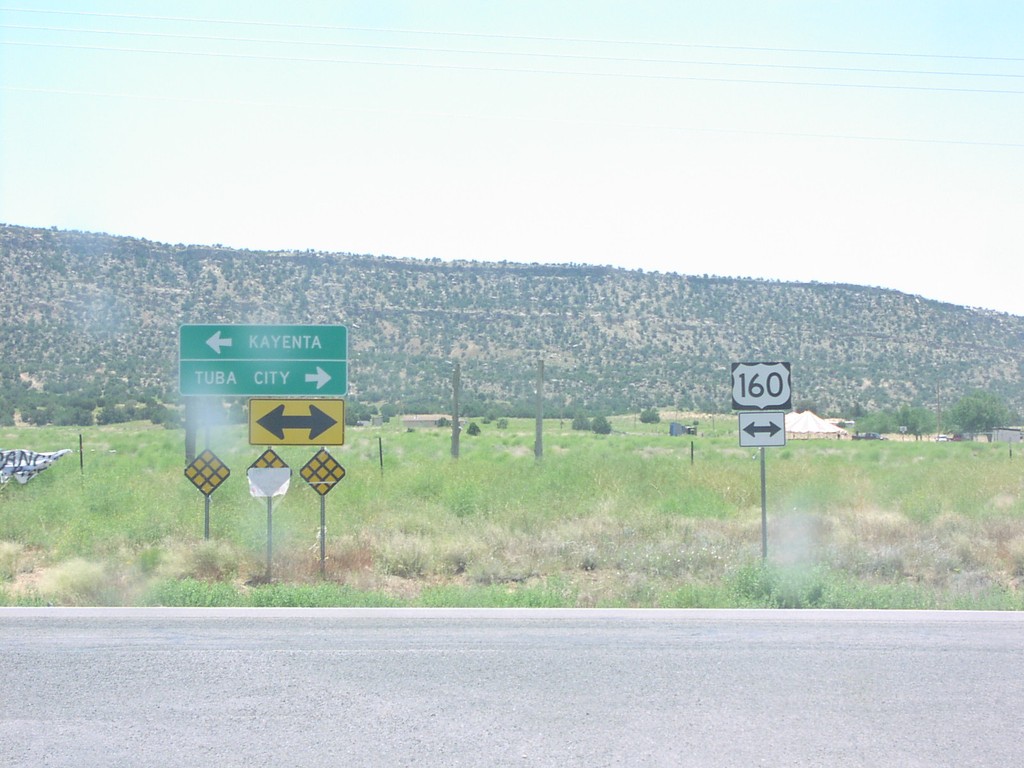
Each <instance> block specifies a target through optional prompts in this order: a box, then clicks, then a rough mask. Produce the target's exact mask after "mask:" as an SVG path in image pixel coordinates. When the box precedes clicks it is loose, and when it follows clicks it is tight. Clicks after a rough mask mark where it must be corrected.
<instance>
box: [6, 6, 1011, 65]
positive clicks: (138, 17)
mask: <svg viewBox="0 0 1024 768" xmlns="http://www.w3.org/2000/svg"><path fill="white" fill-rule="evenodd" d="M0 12H7V13H29V14H31V13H35V14H50V15H61V16H84V17H96V18H112V19H130V20H134V21H170V22H176V23H180V22H185V23H191V24H223V25H234V26H252V27H277V28H281V29H308V30H320V31H338V32H342V31H344V32H374V33H376V32H385V33H390V34H409V35H432V36H449V37H470V38H480V39H491V40H523V41H532V42H559V43H586V44H600V45H646V46H654V47H669V48H690V49H706V50H725V51H752V52H765V53H810V54H823V55H837V56H881V57H894V58H920V59H950V60H961V61H1011V62H1020V61H1024V57H1012V56H966V55H957V54H933V53H909V52H905V51H864V50H842V49H828V48H776V47H767V46H749V45H715V44H706V43H678V42H668V41H659V40H615V39H610V38H582V37H558V36H540V35H510V34H496V33H485V32H460V31H452V30H426V29H401V28H392V27H356V26H342V25H332V24H304V23H297V22H275V21H253V20H249V19H215V18H202V17H189V16H152V15H144V14H130V13H103V12H98V11H58V10H52V9H36V8H0Z"/></svg>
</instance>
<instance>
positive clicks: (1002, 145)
mask: <svg viewBox="0 0 1024 768" xmlns="http://www.w3.org/2000/svg"><path fill="white" fill-rule="evenodd" d="M0 91H6V92H9V93H42V94H52V95H57V96H87V97H90V98H111V99H137V100H141V101H159V102H171V103H181V104H202V105H204V106H208V105H215V106H224V105H225V104H231V105H236V106H245V107H260V108H264V109H284V110H287V111H289V112H294V111H298V110H302V109H310V108H313V109H317V110H324V111H329V112H343V113H346V114H375V115H394V116H402V117H409V116H413V117H424V118H431V119H453V118H455V119H461V120H484V121H497V120H509V121H514V122H522V123H558V124H566V125H569V124H571V125H605V126H611V127H615V128H627V129H639V130H661V131H671V132H679V133H707V134H721V135H741V136H769V137H776V138H798V139H820V140H838V141H861V142H880V143H887V142H891V143H901V144H926V145H927V144H933V145H948V146H962V147H988V148H997V149H1024V143H1014V142H997V141H972V140H967V139H920V138H907V137H900V136H869V135H863V134H860V135H858V134H838V133H813V132H807V131H758V130H751V129H740V128H700V127H692V126H675V125H666V124H653V123H627V122H615V123H611V122H608V121H596V120H578V119H576V120H574V119H565V118H549V117H523V116H517V115H500V116H495V115H482V114H471V113H457V112H423V111H418V112H412V111H408V110H402V111H399V110H382V109H355V108H351V107H325V106H323V105H321V104H318V105H316V106H315V107H310V105H308V104H294V103H285V102H275V101H255V100H241V99H230V100H225V99H197V98H185V97H176V96H163V95H154V94H137V93H123V92H122V93H112V92H109V91H85V90H76V89H69V88H23V87H18V86H0Z"/></svg>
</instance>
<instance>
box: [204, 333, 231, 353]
mask: <svg viewBox="0 0 1024 768" xmlns="http://www.w3.org/2000/svg"><path fill="white" fill-rule="evenodd" d="M206 343H207V344H208V345H209V347H210V349H212V350H213V351H214V352H216V353H217V354H218V355H219V354H220V351H221V350H222V349H223V348H224V347H230V346H231V339H222V338H221V336H220V331H217V332H216V333H215V334H213V336H211V337H210V338H208V339H207V340H206Z"/></svg>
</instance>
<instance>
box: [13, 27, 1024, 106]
mask: <svg viewBox="0 0 1024 768" xmlns="http://www.w3.org/2000/svg"><path fill="white" fill-rule="evenodd" d="M0 45H14V46H25V47H34V48H63V49H69V50H83V51H102V52H107V53H143V54H159V55H168V56H198V57H207V58H227V59H248V60H255V61H283V62H291V63H303V64H354V65H362V66H384V67H406V68H414V69H435V70H461V71H470V72H496V73H497V72H500V73H508V74H533V75H568V76H580V77H604V78H615V77H620V78H627V79H639V80H669V81H681V82H706V83H736V84H745V85H793V86H804V87H817V88H847V89H876V90H890V91H921V92H936V93H985V94H1001V95H1013V96H1022V95H1024V91H1021V90H1013V89H1002V88H966V87H954V86H935V85H896V84H884V83H838V82H816V81H811V80H767V79H757V78H731V77H707V76H700V75H673V74H656V73H655V74H651V73H647V74H644V73H636V72H596V71H586V70H568V69H539V68H533V69H521V68H515V67H497V66H480V65H472V66H470V65H460V64H438V63H430V62H414V63H409V62H398V61H372V60H365V59H363V60H361V59H338V58H317V57H310V56H279V55H274V54H258V53H228V52H224V51H178V50H170V49H157V48H119V47H116V46H104V45H81V44H72V43H41V42H29V41H22V40H0Z"/></svg>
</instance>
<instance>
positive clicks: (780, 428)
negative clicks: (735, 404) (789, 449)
mask: <svg viewBox="0 0 1024 768" xmlns="http://www.w3.org/2000/svg"><path fill="white" fill-rule="evenodd" d="M738 415H739V417H740V446H741V447H743V448H779V447H782V446H784V445H785V444H786V414H785V413H783V412H782V411H747V412H744V413H740V414H738Z"/></svg>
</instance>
